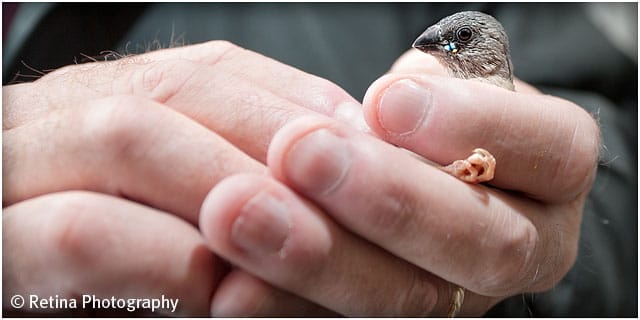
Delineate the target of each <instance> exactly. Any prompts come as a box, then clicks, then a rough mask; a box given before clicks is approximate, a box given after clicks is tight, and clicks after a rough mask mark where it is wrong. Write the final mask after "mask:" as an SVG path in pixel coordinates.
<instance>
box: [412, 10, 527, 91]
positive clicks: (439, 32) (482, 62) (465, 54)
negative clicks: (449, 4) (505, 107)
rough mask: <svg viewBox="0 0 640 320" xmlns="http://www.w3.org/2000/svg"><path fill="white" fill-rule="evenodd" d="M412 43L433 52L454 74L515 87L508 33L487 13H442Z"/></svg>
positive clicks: (423, 50)
mask: <svg viewBox="0 0 640 320" xmlns="http://www.w3.org/2000/svg"><path fill="white" fill-rule="evenodd" d="M413 47H414V48H416V49H418V50H420V51H422V52H426V53H429V54H431V55H433V56H435V57H436V58H437V59H438V60H439V61H440V62H441V63H442V64H444V65H445V66H446V67H447V68H448V69H449V73H450V74H451V75H452V76H454V77H456V78H462V79H476V80H479V81H483V82H488V83H491V84H494V85H497V86H500V87H503V88H506V89H509V90H514V86H513V65H512V64H511V55H510V54H509V37H508V36H507V33H506V32H505V31H504V28H503V27H502V25H501V24H500V22H498V20H496V19H495V18H494V17H492V16H490V15H488V14H485V13H482V12H478V11H463V12H458V13H455V14H452V15H450V16H448V17H445V18H443V19H442V20H440V21H438V23H436V24H434V25H432V26H431V27H429V28H427V30H425V31H424V32H423V33H422V34H421V35H420V36H419V37H418V38H417V39H416V40H415V41H414V42H413Z"/></svg>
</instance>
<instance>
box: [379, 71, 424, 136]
mask: <svg viewBox="0 0 640 320" xmlns="http://www.w3.org/2000/svg"><path fill="white" fill-rule="evenodd" d="M431 100H432V99H431V93H430V92H429V90H427V89H426V88H424V87H421V86H420V85H418V84H417V83H415V82H413V81H412V80H409V79H404V80H400V81H397V82H396V83H394V84H392V85H391V86H389V87H388V88H387V89H386V91H385V92H384V94H383V95H382V98H381V99H380V104H379V105H378V117H379V119H378V121H380V125H381V126H382V127H383V128H384V129H385V130H386V131H387V132H389V133H391V134H395V135H406V134H410V133H412V132H414V131H415V130H416V129H417V128H418V127H420V124H422V121H424V118H425V115H426V114H427V111H428V110H429V107H431Z"/></svg>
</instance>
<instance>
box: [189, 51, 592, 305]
mask: <svg viewBox="0 0 640 320" xmlns="http://www.w3.org/2000/svg"><path fill="white" fill-rule="evenodd" d="M516 90H517V92H511V91H508V90H505V89H502V88H498V87H494V86H491V85H488V84H484V83H480V82H475V81H470V80H461V79H454V78H450V77H447V76H446V75H445V73H444V72H443V69H442V68H441V67H439V65H437V63H436V62H435V60H432V59H431V58H430V57H429V56H426V55H424V54H421V53H417V52H410V53H408V54H406V55H405V56H403V57H401V59H399V60H398V62H397V63H396V64H395V65H394V67H393V69H392V72H391V73H390V74H389V75H386V76H384V77H382V78H381V79H379V80H378V81H376V82H375V83H374V84H373V85H372V86H371V87H370V88H369V90H368V92H367V95H366V97H365V99H364V116H365V118H366V120H367V123H368V124H369V126H370V127H371V129H372V131H373V134H374V135H376V136H377V137H378V138H382V139H384V140H386V141H387V142H389V143H391V144H393V145H395V146H399V147H402V148H404V149H408V150H411V151H412V152H415V153H417V154H419V155H421V156H423V157H425V158H427V159H430V160H432V161H434V162H436V163H440V164H447V163H450V162H451V161H453V160H455V159H463V158H464V157H466V156H467V155H468V154H469V152H470V151H471V150H473V149H474V148H476V147H482V148H485V149H487V150H490V151H491V152H492V153H493V154H494V155H495V157H496V159H497V162H498V163H497V167H496V170H497V171H496V176H495V179H494V180H493V181H491V185H468V184H465V183H463V182H461V181H459V180H457V179H455V178H453V177H451V176H449V175H447V174H445V173H444V172H442V171H440V170H438V169H436V168H434V167H432V166H429V165H426V164H425V163H423V162H421V161H419V160H418V159H416V158H415V157H413V156H412V155H410V154H409V153H407V152H406V151H404V150H402V149H400V148H397V147H395V146H393V145H391V144H389V143H385V142H383V141H380V139H376V138H374V137H372V136H370V135H366V134H363V133H361V132H357V131H356V130H354V129H353V128H350V127H348V126H346V125H344V124H341V123H338V122H336V121H332V120H328V119H326V118H320V117H306V118H304V119H299V120H297V121H293V122H291V123H289V124H287V125H286V126H285V127H284V128H282V129H281V130H280V131H278V133H277V134H276V136H275V137H274V139H273V141H272V143H271V146H270V147H269V153H268V164H269V169H270V171H271V173H272V175H273V177H274V178H275V179H276V180H279V181H275V180H274V179H272V178H269V177H264V176H256V175H240V176H235V177H232V178H229V179H226V180H224V181H223V182H222V183H220V184H219V185H217V186H216V187H215V188H214V189H213V190H212V191H211V193H210V194H209V196H208V198H207V200H206V201H205V204H204V205H203V208H202V212H201V215H200V226H201V228H202V231H203V233H204V235H205V238H206V241H207V243H208V244H209V245H210V246H211V247H212V248H213V249H214V251H215V252H217V253H218V254H220V255H221V256H223V257H225V258H226V259H228V260H229V261H231V262H232V263H234V264H236V265H238V266H240V267H242V268H244V269H246V270H248V271H249V272H251V273H253V274H255V275H256V276H258V277H260V278H262V279H264V280H265V281H267V282H269V283H272V284H274V285H276V286H278V287H280V288H283V289H285V290H288V291H291V292H293V293H295V294H298V295H299V296H301V297H303V298H306V299H308V300H311V301H314V302H316V303H318V304H320V305H322V306H324V307H327V308H330V309H332V310H335V311H337V312H339V313H341V314H346V315H355V316H382V315H392V316H422V315H440V316H442V315H446V314H447V313H448V311H449V308H450V306H451V302H452V294H453V292H454V290H455V289H456V287H458V286H459V287H462V288H465V289H466V295H465V296H466V297H465V300H464V303H463V305H462V309H461V312H460V313H459V315H468V316H470V315H481V314H482V313H484V312H486V310H488V308H490V307H491V306H492V305H494V304H495V303H497V302H499V301H500V300H502V299H504V298H506V297H509V296H512V295H516V294H519V293H523V292H536V291H543V290H547V289H549V288H551V287H553V286H554V285H555V284H556V283H557V282H558V281H559V280H560V279H561V278H562V277H563V276H564V275H565V274H566V272H567V271H568V270H569V269H570V268H571V266H572V265H573V262H574V260H575V256H576V251H577V243H578V238H579V231H580V220H581V215H582V208H583V206H584V202H585V198H586V196H587V193H588V192H589V190H590V187H591V184H592V182H593V179H594V176H595V168H596V161H597V158H598V148H599V129H598V126H597V124H596V123H595V121H594V120H593V119H592V118H591V116H590V115H589V114H587V113H586V112H585V111H583V110H582V109H581V108H580V107H578V106H576V105H574V104H572V103H570V102H568V101H566V100H562V99H559V98H556V97H551V96H547V95H542V94H540V93H539V92H537V90H535V89H534V88H532V87H531V86H528V85H526V84H524V83H523V82H518V83H517V84H516ZM288 188H291V189H293V190H295V192H293V191H291V190H289V189H288ZM299 195H302V196H304V197H305V198H306V199H308V201H307V200H303V199H300V198H299ZM222 199H225V200H226V202H225V205H224V206H219V205H218V204H219V203H220V202H221V200H222ZM323 212H324V213H323ZM325 213H326V214H325ZM327 215H328V216H327Z"/></svg>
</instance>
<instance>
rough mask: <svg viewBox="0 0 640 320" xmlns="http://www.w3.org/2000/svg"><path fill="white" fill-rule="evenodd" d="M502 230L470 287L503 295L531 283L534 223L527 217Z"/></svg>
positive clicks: (536, 234) (536, 244)
mask: <svg viewBox="0 0 640 320" xmlns="http://www.w3.org/2000/svg"><path fill="white" fill-rule="evenodd" d="M503 230H504V232H503V234H502V235H501V237H500V241H499V243H498V244H496V247H495V250H494V252H495V256H494V257H493V258H490V259H487V261H488V265H487V267H485V268H482V269H480V270H483V272H479V273H478V274H477V275H476V277H475V279H474V281H473V282H474V283H473V287H472V288H471V289H475V290H474V291H476V290H477V291H476V292H479V293H481V294H486V295H489V296H506V295H509V294H514V293H517V292H519V291H521V289H522V288H523V287H529V286H530V284H531V281H532V272H531V268H532V263H531V262H532V259H533V258H534V255H535V253H536V248H537V246H538V243H539V240H538V238H539V236H538V232H537V230H536V228H535V226H534V225H533V224H532V223H530V222H528V221H527V222H523V223H516V224H514V226H513V227H510V228H503Z"/></svg>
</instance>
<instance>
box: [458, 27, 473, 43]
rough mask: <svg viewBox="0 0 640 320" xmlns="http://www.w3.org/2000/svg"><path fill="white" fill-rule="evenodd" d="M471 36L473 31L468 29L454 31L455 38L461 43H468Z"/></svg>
mask: <svg viewBox="0 0 640 320" xmlns="http://www.w3.org/2000/svg"><path fill="white" fill-rule="evenodd" d="M472 35H473V31H471V28H469V27H462V28H460V29H458V31H456V37H457V38H458V40H460V41H462V42H465V41H469V39H471V36H472Z"/></svg>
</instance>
